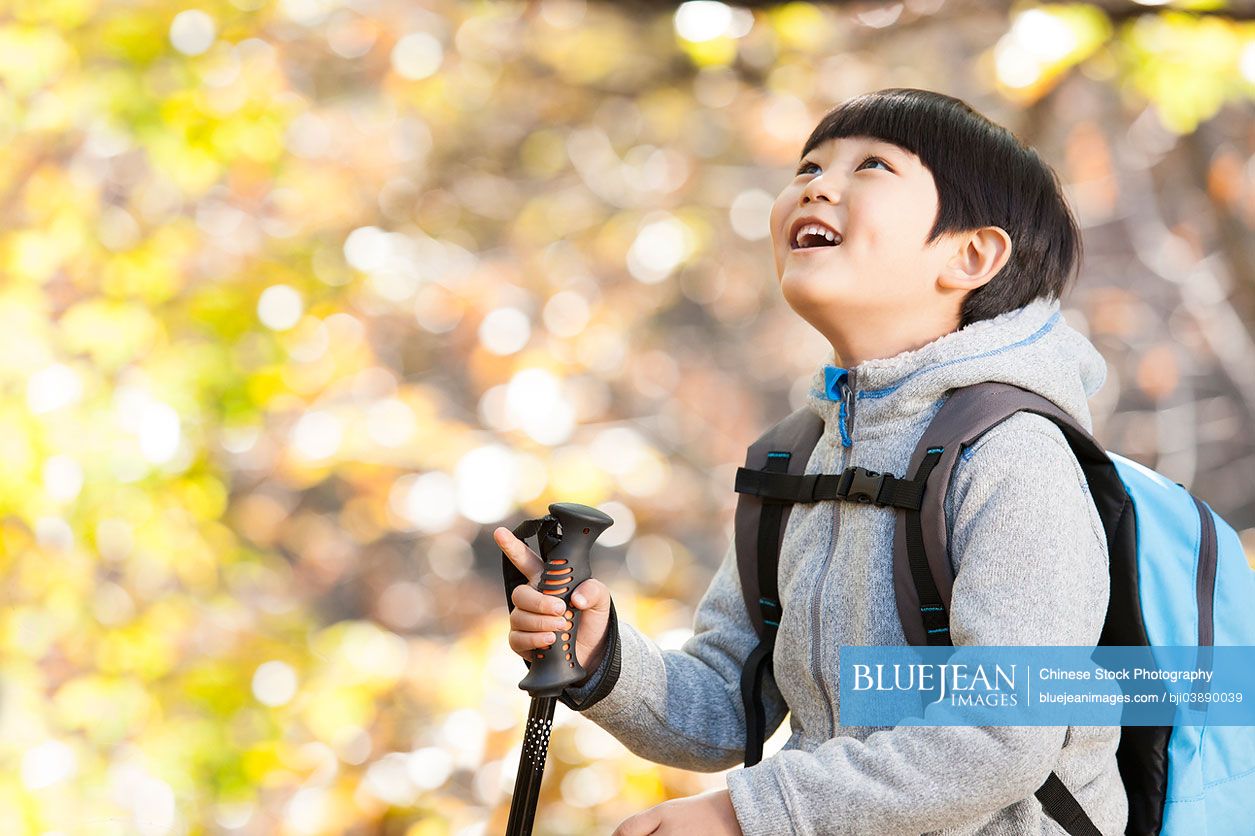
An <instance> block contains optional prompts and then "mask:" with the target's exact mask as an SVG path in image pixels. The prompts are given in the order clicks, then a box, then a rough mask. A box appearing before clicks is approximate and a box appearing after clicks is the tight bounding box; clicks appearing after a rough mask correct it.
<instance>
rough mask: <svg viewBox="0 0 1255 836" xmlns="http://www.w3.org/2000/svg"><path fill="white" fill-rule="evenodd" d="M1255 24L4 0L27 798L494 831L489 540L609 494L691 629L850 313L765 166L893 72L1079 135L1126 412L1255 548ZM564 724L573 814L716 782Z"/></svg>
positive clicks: (1207, 9) (587, 814)
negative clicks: (823, 304) (770, 441)
mask: <svg viewBox="0 0 1255 836" xmlns="http://www.w3.org/2000/svg"><path fill="white" fill-rule="evenodd" d="M1253 18H1255V8H1252V6H1251V5H1250V4H1244V5H1241V6H1239V5H1238V4H1236V3H1234V4H1229V3H1225V2H1220V1H1219V0H1214V2H1158V3H1150V2H1147V3H1136V2H1132V0H1128V1H1127V2H1126V1H1125V0H1121V1H1120V2H1116V0H1104V2H1102V3H1096V2H1095V3H1072V4H1068V5H1036V4H1033V3H1014V4H1012V3H1005V2H973V1H972V0H910V2H877V3H854V2H851V3H833V4H815V3H783V4H771V5H766V4H764V5H761V6H757V7H755V6H752V5H739V6H731V5H725V4H723V3H719V2H689V3H683V4H679V5H676V4H665V3H641V2H637V3H585V2H579V0H545V1H544V2H539V1H537V2H496V3H485V2H477V3H461V4H460V3H452V2H444V3H441V2H429V3H423V4H418V3H414V2H403V1H402V0H277V2H270V0H233V2H222V1H220V0H187V1H186V2H179V3H163V2H155V0H135V1H134V2H102V0H8V2H5V3H3V4H2V5H0V141H2V148H3V153H0V213H2V217H3V223H2V224H0V345H2V346H3V351H0V461H3V463H4V465H3V467H0V567H2V568H3V571H4V576H5V583H4V585H3V591H2V592H0V596H3V597H2V606H0V643H2V654H3V655H2V658H3V667H2V669H0V832H3V833H6V834H10V833H12V834H22V833H32V834H49V835H51V834H132V833H136V834H144V836H149V835H150V834H184V833H195V834H200V833H213V834H270V833H278V834H324V833H326V834H333V833H334V834H340V833H345V834H405V835H406V836H436V835H437V834H457V836H478V834H491V833H499V832H501V831H502V830H503V829H504V826H505V821H506V813H507V811H508V806H509V794H510V791H511V789H512V787H513V781H514V776H515V768H516V765H517V761H518V756H519V748H520V745H521V742H522V737H523V724H524V720H525V718H526V714H527V707H528V696H527V694H526V693H525V692H523V691H521V690H519V689H518V687H517V683H518V681H519V680H520V679H521V678H522V677H523V675H524V673H525V666H524V664H523V662H522V660H521V659H519V658H518V657H517V656H516V655H515V654H514V653H513V652H512V651H510V650H509V648H508V646H507V643H506V635H507V632H508V625H507V617H506V605H505V595H504V590H503V587H502V579H501V568H500V561H501V556H500V552H499V551H498V550H497V549H496V547H495V545H494V544H493V542H492V540H491V536H490V535H491V531H492V530H493V528H495V527H496V526H498V525H506V526H509V527H513V526H514V525H517V524H518V522H520V521H522V520H523V519H526V518H530V517H535V516H540V515H542V514H543V513H545V509H546V506H547V505H548V503H550V502H553V501H573V502H581V503H585V504H589V505H595V506H597V507H600V508H601V509H603V510H604V511H606V512H608V513H609V514H610V515H611V516H612V517H614V519H615V521H616V524H615V526H614V527H613V528H611V529H610V530H609V531H607V532H606V534H605V535H603V537H602V538H601V541H600V543H601V545H600V546H599V547H598V550H597V552H596V553H595V554H594V571H595V573H596V574H597V576H598V577H600V578H601V579H602V580H604V581H605V582H606V583H607V584H608V585H609V586H610V587H611V589H612V590H613V593H614V595H615V600H616V603H617V607H618V610H619V613H620V615H621V617H623V618H624V619H626V620H628V621H630V622H631V623H632V624H634V625H636V626H637V627H638V628H640V629H641V630H642V631H644V632H645V633H647V634H649V635H651V636H653V637H654V638H655V639H656V640H657V641H658V642H659V643H660V644H661V645H662V646H663V647H679V646H680V644H682V643H683V641H684V640H685V639H686V638H687V637H688V635H689V634H690V629H691V623H692V614H693V608H694V606H695V605H696V602H697V601H698V600H699V598H700V596H701V594H702V592H703V591H704V589H705V587H706V584H707V582H708V581H709V579H710V577H711V575H712V573H713V572H714V569H715V567H716V566H717V564H718V561H719V559H720V558H721V557H722V555H723V554H724V552H725V550H726V548H727V546H728V543H729V540H730V538H731V534H732V514H733V509H734V507H735V500H736V495H735V493H734V492H733V490H732V484H733V475H734V473H735V469H736V467H737V466H738V465H739V464H741V463H742V462H743V457H744V451H745V447H746V445H747V444H748V443H749V442H751V441H752V440H753V439H754V438H755V437H756V436H757V435H758V434H759V433H760V432H761V431H762V430H763V429H765V428H766V427H767V426H768V425H769V424H770V423H772V422H774V421H775V420H777V419H779V418H781V417H783V416H784V415H785V414H787V413H788V412H790V411H792V410H793V409H795V408H796V407H798V406H800V405H801V404H802V403H803V397H804V393H805V390H806V388H807V385H808V382H809V378H810V376H811V374H812V373H813V372H814V371H815V370H816V369H817V368H818V366H819V365H820V364H821V363H822V362H823V359H824V356H825V352H826V350H827V348H828V346H827V343H826V342H825V341H823V339H822V338H821V337H819V335H818V334H816V333H814V332H811V331H810V329H809V326H807V325H806V324H805V323H804V322H803V321H802V320H801V319H799V318H798V317H796V316H795V315H794V314H793V313H792V312H791V311H790V310H789V309H788V307H787V305H786V304H785V303H784V302H783V300H782V299H781V297H780V295H779V293H778V291H777V286H776V279H775V273H774V268H773V264H772V258H771V253H770V240H769V237H768V228H767V216H768V210H769V206H770V203H771V201H772V200H773V198H774V197H775V195H776V194H777V193H778V192H779V190H780V189H781V188H783V186H784V185H785V184H786V183H787V182H788V181H789V179H790V178H791V176H792V170H793V168H792V167H793V166H794V165H795V164H796V161H797V159H798V155H799V153H800V151H801V148H802V142H803V141H804V139H805V138H806V136H807V135H808V134H809V132H810V130H811V129H812V127H814V125H815V124H816V122H817V121H818V120H819V118H820V117H821V116H822V115H823V114H824V113H825V112H826V111H827V110H828V109H830V108H831V107H833V106H835V105H837V104H840V103H841V102H842V101H844V100H846V99H848V98H850V97H852V96H855V95H858V94H860V93H863V92H867V91H871V90H876V89H879V88H882V87H890V86H912V87H926V88H930V89H934V90H938V91H941V92H944V93H948V94H950V95H954V96H958V97H960V98H962V99H965V100H966V101H968V102H969V103H970V104H972V105H973V106H974V107H975V108H976V109H977V110H979V111H981V112H982V113H984V114H985V115H987V116H989V117H990V118H991V119H993V120H994V121H996V122H999V123H1001V124H1003V125H1006V126H1007V127H1008V128H1010V129H1012V130H1013V131H1015V132H1016V133H1017V134H1018V135H1019V136H1020V137H1021V138H1022V139H1023V140H1024V141H1026V142H1027V143H1029V144H1032V145H1034V146H1036V147H1037V148H1038V149H1039V150H1040V151H1041V153H1042V155H1043V156H1044V158H1045V159H1046V160H1047V161H1048V162H1049V163H1050V164H1051V165H1052V166H1053V167H1054V168H1055V169H1056V170H1057V171H1058V173H1059V176H1060V178H1061V180H1062V182H1063V183H1065V184H1066V189H1067V196H1068V199H1069V201H1070V203H1071V205H1072V207H1073V209H1074V211H1075V212H1076V215H1077V218H1078V220H1079V222H1080V223H1081V226H1082V228H1083V231H1084V242H1085V260H1084V265H1083V269H1082V273H1081V278H1080V281H1079V283H1078V285H1077V289H1076V290H1075V292H1074V293H1073V294H1072V295H1071V296H1070V298H1069V299H1067V300H1066V305H1065V306H1066V315H1067V318H1068V320H1069V322H1071V323H1072V324H1073V325H1074V326H1075V327H1077V328H1079V329H1081V330H1082V331H1083V332H1085V333H1087V334H1088V335H1089V336H1090V338H1091V339H1092V340H1093V342H1094V343H1095V344H1096V345H1097V346H1098V348H1099V349H1100V350H1101V351H1102V352H1103V354H1104V356H1105V357H1106V359H1107V361H1108V363H1109V375H1108V379H1107V383H1106V385H1105V386H1104V388H1103V389H1102V390H1101V392H1100V393H1099V394H1098V396H1097V397H1096V398H1095V399H1094V401H1093V404H1092V406H1093V410H1094V414H1095V419H1096V430H1097V435H1098V437H1099V439H1100V440H1101V441H1103V442H1105V443H1106V444H1107V445H1108V446H1109V447H1111V448H1112V449H1114V450H1117V451H1119V452H1122V453H1124V454H1126V455H1128V456H1130V457H1132V458H1134V459H1136V460H1138V461H1141V462H1143V463H1145V464H1148V465H1151V466H1153V467H1156V468H1158V469H1160V470H1161V471H1163V472H1164V473H1166V474H1168V475H1169V476H1171V477H1172V478H1173V479H1174V480H1178V481H1180V482H1182V483H1184V484H1185V485H1186V486H1189V487H1191V488H1192V489H1193V490H1195V491H1196V492H1197V493H1198V494H1199V495H1200V496H1201V497H1202V498H1204V499H1205V500H1207V501H1208V502H1209V503H1211V504H1212V506H1213V507H1215V508H1216V510H1217V511H1219V512H1220V513H1221V514H1223V515H1225V516H1226V517H1227V518H1228V519H1229V520H1230V521H1231V522H1232V523H1233V524H1234V525H1235V526H1236V527H1237V528H1238V529H1239V530H1242V531H1243V538H1244V542H1245V543H1246V545H1247V548H1248V553H1251V554H1255V439H1253V438H1252V430H1251V424H1252V418H1253V417H1255V349H1253V342H1252V335H1253V334H1255V235H1252V227H1253V226H1255V119H1253V118H1252V117H1253V116H1255V111H1253V109H1252V101H1253V100H1255V24H1253V23H1252V22H1251V20H1252V19H1253ZM555 722H556V727H555V731H554V735H553V742H552V746H551V749H550V754H549V762H548V768H547V770H546V774H545V784H544V790H543V794H542V797H541V802H540V808H539V811H538V815H537V824H536V832H537V834H538V836H541V834H585V833H608V832H610V831H611V830H612V829H613V828H614V826H615V825H617V824H618V822H620V821H621V820H622V819H624V818H626V817H627V816H629V815H631V814H633V813H635V812H638V811H641V810H644V809H647V808H648V807H651V806H653V805H655V804H657V803H659V802H661V801H663V800H666V799H668V798H675V797H683V796H687V795H692V794H695V793H699V792H703V791H705V790H707V789H714V788H719V787H722V786H724V785H725V783H724V780H723V777H722V776H721V775H718V774H715V775H701V774H693V773H686V772H682V771H679V770H674V769H670V768H666V767H661V766H657V765H654V764H650V763H648V762H646V761H643V760H641V759H639V758H637V757H635V756H634V755H631V754H630V753H628V752H627V750H626V749H624V748H623V746H622V745H620V744H619V743H618V742H617V741H616V740H614V739H613V738H611V737H610V736H609V735H608V734H606V733H605V732H602V731H601V730H600V729H599V728H597V727H596V726H594V725H593V724H592V723H591V722H589V721H587V720H585V719H583V718H581V717H579V716H578V715H577V714H575V713H573V712H571V711H569V710H568V709H567V708H566V707H564V706H559V707H558V708H557V714H556V718H555ZM782 728H784V729H785V730H786V731H787V728H788V724H787V722H786V723H785V725H784V726H783V727H782ZM783 738H784V736H783V735H778V736H777V737H776V738H773V740H772V741H771V742H769V743H768V747H767V751H768V753H771V752H773V751H775V749H777V748H778V747H779V746H780V745H781V744H782V742H783Z"/></svg>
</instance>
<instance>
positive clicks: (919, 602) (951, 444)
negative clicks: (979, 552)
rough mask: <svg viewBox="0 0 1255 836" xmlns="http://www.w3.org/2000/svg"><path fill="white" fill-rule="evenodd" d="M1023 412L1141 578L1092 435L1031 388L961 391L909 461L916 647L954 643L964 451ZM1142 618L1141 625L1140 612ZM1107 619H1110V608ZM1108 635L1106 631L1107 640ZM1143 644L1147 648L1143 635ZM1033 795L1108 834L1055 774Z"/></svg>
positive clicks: (898, 578)
mask: <svg viewBox="0 0 1255 836" xmlns="http://www.w3.org/2000/svg"><path fill="white" fill-rule="evenodd" d="M1017 412H1032V413H1034V414H1037V415H1041V416H1043V417H1045V418H1049V419H1050V420H1051V421H1053V422H1054V423H1055V425H1056V426H1058V427H1059V429H1060V430H1062V431H1063V434H1064V436H1065V437H1066V438H1067V440H1068V444H1069V446H1071V448H1072V451H1073V453H1075V454H1076V457H1077V460H1078V461H1079V462H1080V464H1081V468H1082V470H1083V471H1084V472H1085V476H1086V479H1087V480H1088V482H1089V485H1090V494H1091V496H1093V498H1094V502H1095V504H1096V505H1097V506H1098V511H1099V516H1100V517H1101V518H1102V520H1103V526H1104V528H1105V530H1106V534H1107V541H1108V545H1109V547H1110V557H1111V561H1112V576H1113V579H1114V578H1115V576H1116V574H1117V572H1118V571H1119V565H1118V564H1120V563H1127V564H1131V568H1132V570H1133V577H1134V578H1136V557H1135V555H1134V554H1133V553H1132V552H1131V550H1129V549H1128V548H1124V547H1122V540H1121V536H1120V531H1121V528H1122V526H1123V524H1122V520H1124V519H1125V518H1126V517H1127V516H1128V505H1129V501H1128V494H1127V492H1126V491H1125V490H1124V487H1123V484H1122V483H1121V482H1120V478H1119V475H1118V474H1117V473H1116V470H1115V465H1114V464H1113V463H1112V461H1111V459H1110V458H1109V457H1108V456H1107V454H1106V452H1105V451H1104V450H1103V448H1102V446H1101V445H1100V444H1099V443H1098V442H1097V441H1095V440H1094V438H1093V436H1091V435H1090V434H1089V433H1088V432H1087V431H1086V430H1085V429H1084V428H1083V427H1081V426H1080V425H1079V424H1077V423H1076V421H1075V420H1074V419H1073V418H1072V416H1070V415H1068V414H1067V413H1066V412H1064V411H1063V410H1062V409H1060V408H1059V407H1058V406H1057V405H1056V404H1054V403H1053V402H1051V401H1050V400H1048V399H1046V398H1043V397H1042V396H1040V395H1038V394H1036V393H1033V392H1029V391H1027V390H1025V389H1020V388H1019V387H1016V386H1011V385H1009V384H1005V383H981V384H977V385H974V386H968V387H965V388H962V389H956V390H955V391H954V392H953V393H952V394H951V395H950V397H949V398H947V399H946V402H945V403H944V404H943V405H942V407H941V409H940V410H938V412H937V414H936V415H935V416H934V417H933V420H932V423H930V424H929V426H928V428H927V429H925V430H924V434H923V436H922V437H921V438H920V441H919V444H918V445H917V446H916V448H915V452H914V454H913V455H912V457H911V464H910V470H911V472H914V473H915V474H916V476H915V478H916V479H917V480H919V479H922V480H924V481H925V487H924V495H923V502H922V503H921V506H920V508H919V509H918V510H911V509H907V510H905V511H904V512H903V513H901V514H899V515H898V519H897V525H896V528H895V530H894V549H893V579H894V589H895V592H896V595H897V601H898V615H899V617H900V619H901V621H902V630H903V633H905V635H906V639H907V642H909V643H910V644H914V645H922V644H931V645H938V644H951V640H950V618H949V611H950V596H951V592H952V590H953V587H954V571H953V566H952V564H951V562H950V553H949V545H950V543H949V533H948V530H947V528H946V516H945V500H946V494H947V492H948V491H949V488H950V479H951V476H952V475H953V473H954V465H955V463H956V461H957V460H958V457H959V455H960V454H961V453H962V452H963V450H964V449H966V448H967V447H970V446H971V445H972V444H974V443H976V441H977V439H979V438H980V437H981V436H982V435H984V434H985V433H986V432H988V431H989V430H990V429H992V428H993V427H995V426H997V425H998V424H1000V423H1002V422H1003V421H1005V420H1006V419H1007V418H1010V417H1011V416H1012V415H1014V414H1015V413H1017ZM1126 568H1128V567H1126ZM1128 589H1131V590H1132V592H1133V594H1134V595H1136V594H1137V587H1136V583H1134V585H1133V586H1131V587H1126V589H1125V591H1127V590H1128ZM1112 594H1113V602H1112V605H1113V606H1116V601H1115V599H1114V596H1115V595H1116V584H1115V583H1113V584H1112ZM1136 612H1137V613H1138V618H1137V619H1136V621H1137V624H1138V625H1140V624H1141V618H1140V612H1141V611H1140V608H1139V609H1137V610H1136ZM1107 620H1108V623H1110V622H1111V621H1112V616H1111V612H1110V610H1109V611H1108V619H1107ZM1107 633H1108V631H1107V629H1106V628H1105V627H1104V635H1107ZM1131 643H1136V642H1131ZM1140 643H1141V644H1145V643H1146V642H1145V633H1144V631H1143V633H1142V641H1141V642H1140ZM1034 795H1035V796H1036V797H1037V800H1038V801H1039V802H1041V805H1042V809H1043V810H1044V811H1045V813H1046V814H1047V815H1049V816H1050V817H1051V818H1053V819H1054V820H1055V821H1057V822H1058V823H1059V825H1060V826H1061V827H1063V829H1064V830H1066V831H1067V832H1068V833H1069V834H1071V836H1102V834H1101V831H1099V830H1098V828H1097V827H1095V825H1094V823H1093V821H1092V820H1091V819H1090V818H1089V816H1088V815H1087V814H1086V812H1085V810H1084V809H1083V808H1082V807H1081V805H1080V803H1079V802H1078V801H1077V800H1076V797H1075V796H1074V795H1072V793H1071V791H1070V790H1069V789H1068V788H1067V786H1066V785H1065V784H1064V783H1063V781H1062V780H1060V778H1059V776H1058V775H1057V774H1056V773H1054V772H1051V773H1050V776H1049V777H1048V778H1047V779H1046V782H1045V783H1044V784H1042V786H1041V787H1040V788H1038V790H1037V792H1036V793H1034Z"/></svg>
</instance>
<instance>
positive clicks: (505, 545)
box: [492, 526, 545, 603]
mask: <svg viewBox="0 0 1255 836" xmlns="http://www.w3.org/2000/svg"><path fill="white" fill-rule="evenodd" d="M492 539H493V540H495V541H496V543H497V545H498V546H499V547H500V548H501V551H503V552H504V553H505V556H506V557H507V558H509V559H510V562H511V563H513V564H514V566H515V568H516V569H518V570H519V571H520V572H522V573H523V575H524V577H526V578H527V582H528V583H529V584H531V585H532V586H535V585H536V582H537V580H538V579H539V578H540V574H541V572H543V571H544V570H545V563H544V561H542V560H541V559H540V556H539V555H537V554H536V552H534V551H532V550H531V549H530V548H528V547H527V544H526V543H524V542H523V541H522V540H520V539H519V538H517V537H515V536H514V532H512V531H510V529H508V528H506V527H505V526H499V527H498V528H496V529H495V530H494V531H493V532H492ZM515 603H517V602H515Z"/></svg>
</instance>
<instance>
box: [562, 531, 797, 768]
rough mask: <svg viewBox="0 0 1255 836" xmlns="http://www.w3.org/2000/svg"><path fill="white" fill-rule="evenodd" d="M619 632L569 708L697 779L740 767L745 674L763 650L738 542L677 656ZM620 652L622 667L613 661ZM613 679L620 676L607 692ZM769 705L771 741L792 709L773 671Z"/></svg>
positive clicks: (767, 684)
mask: <svg viewBox="0 0 1255 836" xmlns="http://www.w3.org/2000/svg"><path fill="white" fill-rule="evenodd" d="M611 626H612V627H613V626H614V625H613V624H612V625H611ZM617 626H618V639H617V642H615V641H614V640H613V639H612V643H613V646H612V647H608V648H607V654H606V658H605V659H603V664H602V666H601V668H600V669H599V670H598V671H596V672H595V673H594V674H593V675H592V676H591V677H590V678H589V679H588V680H587V681H586V682H585V683H584V684H583V685H581V687H580V688H578V689H568V690H567V694H566V696H568V697H570V698H572V702H569V703H567V704H568V705H570V706H571V707H573V708H576V709H577V710H579V711H580V712H581V713H582V714H583V715H584V716H585V717H588V718H589V719H591V720H592V721H593V722H595V723H596V724H597V725H599V726H601V727H602V728H603V729H605V730H606V731H608V732H610V733H611V734H612V735H614V736H615V737H616V738H618V739H619V741H620V742H622V743H623V745H624V746H626V747H627V748H628V749H629V750H630V751H632V752H634V753H635V754H637V755H640V756H641V757H642V758H646V759H647V760H651V761H654V762H655V763H661V764H666V765H667V766H674V767H677V768H679V769H688V770H692V771H695V772H718V771H720V770H724V769H728V768H729V767H732V766H735V765H736V764H738V763H741V762H742V761H743V759H744V757H745V709H744V706H743V705H742V703H741V669H742V667H743V666H744V664H745V660H746V659H747V658H748V656H749V654H750V652H751V651H752V650H753V649H754V648H755V647H757V646H758V634H757V633H756V632H755V631H754V626H753V624H752V623H751V622H750V619H749V614H748V613H747V612H746V611H745V602H744V600H743V599H742V597H741V579H740V576H739V574H738V572H737V564H736V549H735V545H732V546H729V548H728V551H727V553H726V555H725V556H724V559H723V562H722V563H721V564H720V566H719V569H718V570H717V571H716V572H715V575H714V578H713V579H712V580H711V582H710V586H709V587H708V588H707V589H706V592H705V594H704V595H703V596H702V599H701V601H700V602H699V603H698V605H697V612H696V613H695V615H694V620H693V635H692V636H691V637H690V638H689V639H688V640H687V641H686V642H685V643H684V645H683V646H682V647H681V648H680V649H679V650H662V649H660V648H659V647H658V645H657V644H655V643H654V642H653V641H652V640H650V639H649V638H648V637H646V636H645V635H643V634H642V633H641V632H640V631H638V630H636V629H635V628H634V627H632V626H631V625H630V624H626V623H624V622H623V621H621V620H619V621H617ZM612 649H613V650H615V651H616V652H617V657H618V658H617V660H615V659H611V658H610V657H611V655H612V654H611V652H610V651H611V650H612ZM616 668H617V670H616ZM611 675H615V676H616V677H617V678H616V680H615V681H613V682H610V683H609V685H607V684H606V680H607V679H608V678H609V677H610V676H611ZM564 701H565V700H564ZM572 703H574V704H572ZM763 705H764V708H765V711H766V721H767V725H766V731H767V736H768V737H769V736H770V735H771V734H772V732H774V731H775V730H776V728H778V727H779V725H780V723H781V722H782V721H783V719H784V716H785V714H786V713H787V711H788V709H787V706H786V705H785V703H784V698H783V697H782V696H781V695H780V691H779V689H778V688H777V686H776V682H775V679H774V677H773V676H772V675H771V673H770V670H769V672H768V674H767V675H766V676H765V677H764V682H763Z"/></svg>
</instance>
